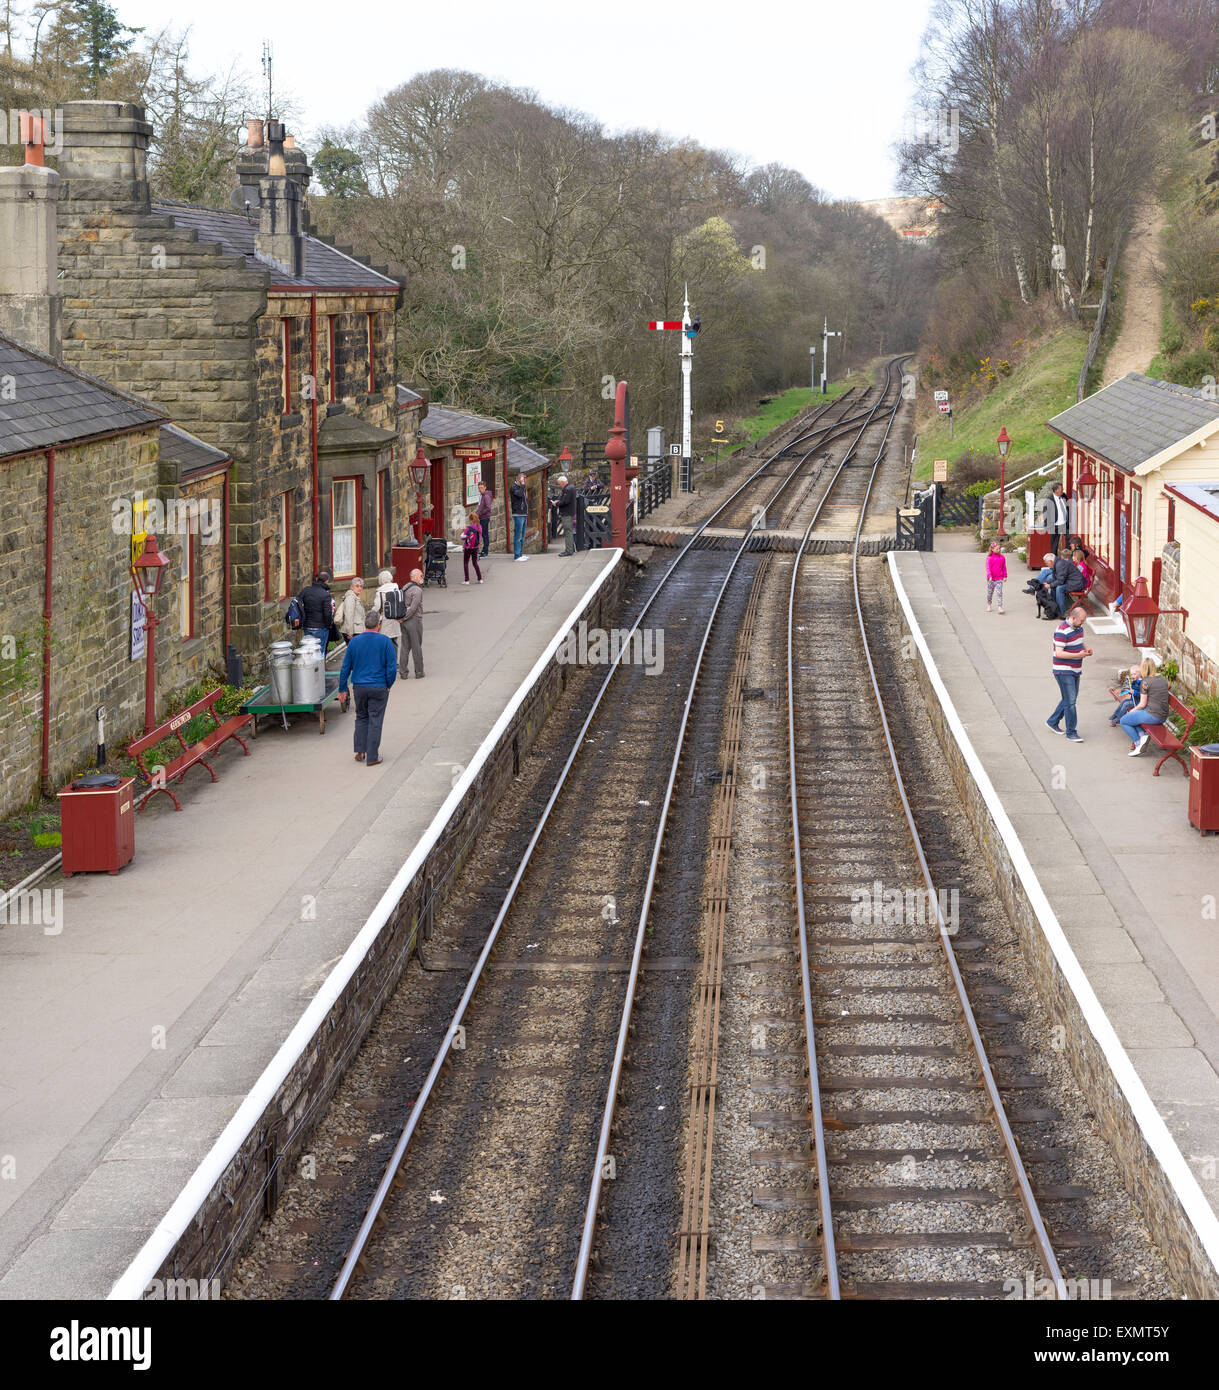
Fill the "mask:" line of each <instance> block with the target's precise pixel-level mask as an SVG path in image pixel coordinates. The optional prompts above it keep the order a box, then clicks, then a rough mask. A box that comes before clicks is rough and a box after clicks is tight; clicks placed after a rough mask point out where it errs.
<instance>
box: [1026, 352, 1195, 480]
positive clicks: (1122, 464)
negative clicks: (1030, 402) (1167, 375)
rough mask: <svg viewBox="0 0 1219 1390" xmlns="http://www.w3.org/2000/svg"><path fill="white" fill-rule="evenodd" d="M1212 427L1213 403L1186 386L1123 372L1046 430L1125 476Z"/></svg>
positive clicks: (1056, 416) (1057, 416)
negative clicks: (1190, 436) (1117, 378)
mask: <svg viewBox="0 0 1219 1390" xmlns="http://www.w3.org/2000/svg"><path fill="white" fill-rule="evenodd" d="M1213 421H1219V401H1212V400H1207V398H1206V397H1205V396H1204V395H1203V393H1202V392H1201V391H1197V390H1194V389H1193V388H1191V387H1189V386H1178V385H1176V384H1175V383H1174V382H1171V381H1157V380H1155V378H1154V377H1149V376H1142V375H1140V374H1139V373H1138V372H1128V373H1127V374H1126V375H1125V376H1124V377H1121V378H1120V379H1119V380H1118V381H1115V382H1114V383H1113V384H1112V385H1111V386H1106V387H1105V389H1104V390H1103V391H1097V392H1096V393H1095V394H1094V395H1091V396H1089V397H1088V398H1087V399H1086V400H1082V401H1080V402H1079V404H1078V405H1073V406H1071V408H1070V409H1069V410H1064V411H1063V412H1062V413H1061V414H1060V415H1055V416H1054V418H1053V419H1052V420H1050V421H1049V426H1050V429H1052V430H1053V431H1054V432H1055V434H1060V435H1062V436H1063V438H1064V439H1069V440H1070V441H1071V442H1072V443H1073V444H1078V445H1079V446H1080V447H1081V448H1083V449H1086V450H1087V451H1088V452H1089V453H1091V454H1095V455H1097V456H1098V457H1099V458H1102V459H1104V460H1105V461H1106V462H1107V463H1111V464H1114V465H1115V466H1116V467H1118V468H1121V469H1124V470H1125V471H1126V472H1127V473H1130V472H1133V471H1134V469H1136V468H1137V467H1138V466H1139V464H1141V463H1146V462H1147V460H1148V459H1151V458H1155V456H1156V455H1157V454H1159V453H1162V452H1163V451H1164V450H1165V449H1167V448H1170V447H1171V446H1172V445H1173V444H1176V443H1178V442H1179V441H1180V440H1182V439H1185V438H1186V437H1187V436H1188V435H1191V434H1193V432H1194V431H1195V430H1197V429H1201V428H1202V427H1203V426H1204V425H1208V424H1211V423H1212V422H1213Z"/></svg>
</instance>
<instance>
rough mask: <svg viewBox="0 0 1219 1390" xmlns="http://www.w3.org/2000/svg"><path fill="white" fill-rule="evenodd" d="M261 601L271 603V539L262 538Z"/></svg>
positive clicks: (268, 537) (267, 537)
mask: <svg viewBox="0 0 1219 1390" xmlns="http://www.w3.org/2000/svg"><path fill="white" fill-rule="evenodd" d="M262 601H263V602H264V603H270V602H271V537H270V536H264V537H263V538H262Z"/></svg>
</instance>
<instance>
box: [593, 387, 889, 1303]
mask: <svg viewBox="0 0 1219 1390" xmlns="http://www.w3.org/2000/svg"><path fill="white" fill-rule="evenodd" d="M889 380H890V375H889V372H888V371H886V375H885V386H884V389H883V390H882V391H881V394H880V396H879V397H878V398H877V401H876V404H875V405H874V406H873V407H872V409H871V410H870V411H868V412H867V413H866V418H864V419H863V424H862V425H861V426H860V428H859V430H858V431H857V432H856V435H855V438H854V439H853V440H852V441H851V444H850V446H849V447H848V449H847V451H846V453H845V454H844V455H843V458H842V462H841V463H840V464H839V465H838V468H837V470H836V472H835V474H834V478H833V479H831V481H830V485H829V488H827V489H826V491H825V493H824V494H823V495H822V498H821V500H820V501H819V502H818V504H817V510H816V513H815V514H814V515H819V514H820V512H821V508H822V507H823V506H824V504H825V499H826V497H828V496H829V492H830V489H831V488H832V487H833V485H834V482H835V481H836V480H837V478H838V475H839V474H840V473H841V472H842V470H843V468H845V467H846V465H847V463H848V462H849V461H850V459H851V457H852V455H853V454H854V452H855V449H856V448H857V446H858V444H859V441H860V439H861V438H862V437H863V433H864V431H865V430H866V429H867V428H868V426H869V424H870V423H871V422H872V419H873V417H874V416H875V414H876V412H877V411H878V410H879V409H880V406H881V404H882V402H883V401H884V398H885V395H886V394H887V392H888V387H889ZM839 399H840V400H841V399H842V398H841V397H839ZM854 418H855V419H856V420H858V419H860V418H861V417H859V416H856V417H854ZM841 424H842V422H841V421H835V422H834V425H833V428H835V429H837V428H838V427H839V426H840V425H841ZM843 432H845V431H843ZM807 437H808V436H807V435H806V436H805V438H807ZM823 442H824V441H823ZM790 447H791V446H790V445H788V446H787V448H790ZM817 447H820V446H817ZM810 453H812V450H811V449H810V450H809V451H808V453H806V454H804V455H803V457H802V458H801V459H800V461H799V463H798V464H797V465H796V467H795V468H793V469H792V471H791V472H790V473H789V474H788V475H787V477H786V478H784V480H783V482H782V483H781V484H780V486H779V488H778V489H777V490H776V491H775V494H774V496H773V497H771V498H770V500H769V501H768V502H767V503H766V506H767V507H770V506H771V505H773V503H775V502H776V501H778V499H779V497H781V496H782V494H783V492H784V491H785V490H786V488H787V486H788V484H790V483H791V481H792V479H793V478H794V477H795V476H796V473H797V472H798V471H799V469H800V468H801V467H802V466H803V464H804V461H805V459H807V458H808V456H809V454H810ZM717 515H718V513H717ZM758 520H759V519H758V518H755V520H754V522H753V525H751V526H750V527H749V529H748V531H746V533H745V536H744V538H743V539H742V541H741V545H740V548H739V549H738V550H737V552H736V554H735V555H734V556H733V559H732V563H731V565H730V566H729V568H728V572H727V574H726V575H725V577H724V582H723V584H721V586H720V588H719V591H718V592H717V594H716V596H715V604H714V606H713V608H712V611H711V616H710V618H709V620H708V623H707V628H706V630H705V632H704V633H703V640H702V643H701V645H700V646H699V651H698V657H697V659H696V661H695V665H694V672H693V675H692V676H691V679H690V686H689V689H688V691H687V693H686V701H685V705H684V708H683V710H682V717H681V725H680V727H679V729H678V732H677V740H676V745H675V748H674V752H673V761H672V764H671V766H670V769H669V780H668V783H667V785H666V787H665V795H664V801H663V804H662V807H661V814H660V822H659V825H658V828H657V832H656V838H655V842H654V844H653V847H652V859H651V863H650V865H649V868H648V877H647V882H646V884H645V885H644V896H643V904H642V906H641V908H640V912H639V922H638V924H637V927H636V930H635V945H634V949H633V951H632V953H631V969H630V974H629V977H628V980H627V990H626V996H625V1000H624V1004H623V1010H622V1019H621V1021H620V1023H619V1027H618V1044H617V1047H616V1048H615V1050H614V1061H613V1065H612V1067H611V1072H610V1082H609V1085H608V1087H607V1088H606V1101H605V1108H604V1110H603V1112H602V1117H601V1133H600V1137H599V1139H598V1142H597V1154H596V1158H595V1159H594V1162H593V1173H592V1181H591V1184H590V1188H589V1196H588V1202H587V1204H586V1206H585V1211H584V1230H583V1233H582V1235H581V1239H580V1253H579V1255H578V1257H577V1260H576V1274H575V1279H574V1281H573V1284H572V1292H571V1297H572V1300H573V1301H578V1300H579V1299H581V1298H583V1296H584V1289H585V1286H586V1284H587V1281H588V1270H589V1265H590V1264H591V1261H592V1253H593V1243H594V1240H595V1238H596V1226H597V1212H598V1208H599V1206H600V1201H601V1188H602V1173H603V1171H604V1167H605V1160H606V1158H607V1157H608V1154H609V1141H610V1133H611V1130H612V1129H613V1123H614V1110H615V1106H616V1103H617V1099H618V1088H619V1086H620V1084H621V1079H622V1069H623V1066H624V1064H625V1056H626V1044H627V1039H628V1037H629V1035H630V1021H631V1011H632V1009H633V1007H634V1002H635V992H636V986H637V984H638V979H639V970H640V968H641V964H642V959H643V944H644V941H645V939H646V935H647V921H648V913H649V911H650V909H651V904H652V896H653V893H654V891H655V886H656V876H657V872H658V870H659V867H660V855H661V850H662V848H663V844H664V835H665V829H666V826H667V822H668V816H669V807H670V805H671V803H672V799H673V792H674V789H675V787H676V785H677V774H678V770H679V766H680V763H681V755H682V751H683V748H684V745H685V737H686V728H687V725H688V723H689V719H690V710H691V708H692V706H693V704H694V697H695V693H696V687H697V684H698V678H699V673H700V671H701V669H702V663H703V656H704V653H705V652H706V649H707V644H708V642H709V641H710V638H711V629H712V627H713V625H714V623H715V617H716V614H717V613H718V612H719V607H720V603H721V601H722V599H723V597H724V593H725V591H726V590H727V587H728V583H729V581H730V580H731V578H732V575H733V572H734V571H735V569H736V566H737V563H738V562H739V560H740V558H741V556H742V555H743V554H744V553H745V551H746V549H747V548H748V546H749V542H750V540H751V539H752V537H753V533H754V531H755V530H756V529H757V526H758ZM806 534H807V533H806Z"/></svg>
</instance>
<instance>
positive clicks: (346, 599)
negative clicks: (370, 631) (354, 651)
mask: <svg viewBox="0 0 1219 1390" xmlns="http://www.w3.org/2000/svg"><path fill="white" fill-rule="evenodd" d="M363 593H364V581H363V580H362V579H359V578H356V579H353V580H352V581H351V588H350V589H348V590H347V592H346V593H345V594H344V595H343V602H342V603H340V604H339V611H338V612H337V613H336V614H335V615H334V621H335V626H336V627H337V628H338V630H339V631H340V632H341V633H342V634H343V636H344V637H346V638H347V640H348V641H349V642H350V641H351V639H352V638H353V637H354V636H355V635H356V633H357V632H363V631H364V599H363V597H362V595H363Z"/></svg>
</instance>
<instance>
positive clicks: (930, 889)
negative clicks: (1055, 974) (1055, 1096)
mask: <svg viewBox="0 0 1219 1390" xmlns="http://www.w3.org/2000/svg"><path fill="white" fill-rule="evenodd" d="M887 437H888V431H886V438H887ZM879 462H880V460H879V458H878V459H877V466H876V467H874V468H873V469H872V474H871V476H870V477H869V479H868V488H867V492H866V493H865V494H864V500H863V504H862V505H861V507H860V509H859V522H858V524H857V526H856V528H855V546H854V549H853V550H852V552H851V585H852V588H853V590H854V597H855V618H856V621H857V622H858V624H859V637H860V641H861V642H862V643H863V654H864V658H865V659H866V661H867V663H868V676H869V678H870V679H871V682H872V694H873V695H874V696H875V697H876V708H877V710H878V711H879V712H880V722H881V728H882V729H883V731H884V735H885V747H886V749H887V751H888V754H889V764H890V767H891V768H892V771H893V781H894V785H895V786H896V788H897V794H898V796H899V797H900V798H901V803H902V811H903V813H904V814H905V817H906V825H907V827H908V828H909V830H910V839H911V841H912V843H913V845H914V852H915V854H916V856H917V857H918V863H919V869H920V870H921V872H922V875H923V882H924V884H925V885H926V889H927V900H928V902H930V903H932V904H933V905H934V907H935V917H936V923H937V925H938V927H939V941H940V946H941V947H942V948H943V952H944V958H945V960H946V961H947V964H948V972H949V974H950V976H951V977H952V984H953V988H954V989H955V991H956V995H957V1003H958V1006H959V1008H960V1011H961V1017H962V1019H963V1020H964V1023H965V1028H966V1031H967V1032H968V1033H969V1039H970V1042H971V1044H972V1045H973V1049H974V1053H975V1055H976V1057H977V1060H978V1067H979V1071H980V1073H981V1077H982V1084H983V1086H984V1088H985V1090H986V1096H987V1100H988V1101H989V1102H990V1108H991V1114H992V1118H993V1119H994V1122H995V1125H996V1128H997V1129H998V1131H999V1134H1000V1137H1001V1138H1002V1140H1003V1147H1004V1149H1005V1150H1006V1151H1007V1157H1008V1162H1009V1164H1010V1167H1011V1170H1012V1174H1013V1176H1014V1177H1015V1179H1016V1186H1017V1188H1018V1190H1019V1193H1020V1200H1021V1202H1022V1204H1023V1206H1024V1209H1025V1213H1026V1215H1027V1217H1028V1221H1029V1227H1030V1229H1031V1231H1032V1235H1033V1243H1034V1244H1035V1246H1036V1247H1037V1253H1038V1255H1039V1256H1040V1258H1041V1262H1042V1264H1043V1266H1044V1267H1045V1271H1046V1274H1047V1275H1048V1276H1049V1278H1050V1279H1051V1280H1052V1281H1053V1283H1054V1296H1055V1298H1056V1299H1059V1300H1062V1299H1065V1298H1066V1297H1067V1291H1066V1285H1065V1283H1064V1282H1063V1277H1062V1270H1061V1269H1060V1268H1059V1265H1058V1257H1057V1256H1056V1255H1055V1253H1054V1247H1053V1244H1052V1242H1051V1240H1050V1236H1049V1232H1048V1231H1047V1230H1046V1226H1045V1221H1044V1220H1043V1218H1042V1215H1041V1209H1040V1207H1039V1206H1038V1205H1037V1198H1036V1196H1035V1194H1034V1192H1033V1186H1032V1183H1031V1182H1030V1181H1029V1177H1028V1172H1027V1171H1026V1169H1025V1166H1024V1160H1023V1159H1022V1158H1021V1157H1020V1149H1019V1147H1018V1145H1017V1144H1016V1137H1015V1135H1014V1134H1013V1133H1012V1127H1011V1124H1010V1122H1009V1120H1008V1118H1007V1110H1006V1108H1005V1107H1004V1104H1003V1098H1002V1096H1001V1095H1000V1093H999V1087H998V1084H997V1083H996V1081H995V1076H994V1072H993V1071H992V1070H991V1065H990V1060H989V1058H988V1057H987V1055H986V1044H985V1043H984V1042H983V1040H982V1034H981V1031H980V1030H979V1028H978V1022H977V1019H976V1018H975V1017H974V1011H973V1007H972V1005H971V1004H970V1002H969V995H968V993H967V992H966V989H965V981H964V980H963V979H962V977H961V970H960V966H959V964H958V962H957V954H956V952H955V951H954V950H953V949H952V935H951V933H950V932H949V930H948V923H947V922H946V921H945V919H944V912H943V909H942V908H941V906H940V899H939V895H938V894H937V893H936V891H935V884H934V882H933V880H932V877H931V867H930V865H929V864H928V863H927V856H926V853H925V852H924V850H923V841H922V836H920V835H919V832H918V826H917V825H916V824H915V820H914V812H913V811H912V810H911V807H910V800H909V797H908V796H907V795H906V783H905V780H904V779H903V777H902V772H901V767H900V766H899V764H898V760H897V749H896V748H895V747H894V745H893V735H892V733H891V731H890V729H889V718H888V715H887V714H886V713H885V702H884V699H883V697H882V696H881V692H880V682H879V680H878V679H877V676H876V667H875V665H874V664H873V662H872V649H871V646H870V644H869V642H868V633H867V626H866V624H865V623H864V617H863V604H862V602H861V600H860V594H859V537H860V534H861V532H862V530H863V522H864V516H865V514H866V512H867V508H868V500H869V498H870V497H871V495H872V487H873V485H874V483H875V481H876V472H877V468H878V467H879ZM797 563H798V561H797Z"/></svg>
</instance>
